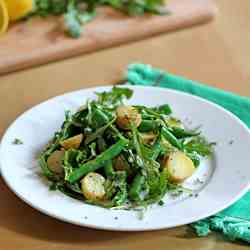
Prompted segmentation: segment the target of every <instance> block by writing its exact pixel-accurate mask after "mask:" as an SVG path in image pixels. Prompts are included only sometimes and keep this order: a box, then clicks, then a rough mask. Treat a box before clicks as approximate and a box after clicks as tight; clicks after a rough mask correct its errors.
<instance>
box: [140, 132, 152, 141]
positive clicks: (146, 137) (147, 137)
mask: <svg viewBox="0 0 250 250" xmlns="http://www.w3.org/2000/svg"><path fill="white" fill-rule="evenodd" d="M140 138H141V141H142V143H144V144H150V143H152V142H154V140H155V138H156V135H155V134H154V133H153V132H148V133H140Z"/></svg>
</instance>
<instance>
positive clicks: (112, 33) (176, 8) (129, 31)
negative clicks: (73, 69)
mask: <svg viewBox="0 0 250 250" xmlns="http://www.w3.org/2000/svg"><path fill="white" fill-rule="evenodd" d="M168 9H169V10H170V11H171V13H172V14H171V15H167V16H151V15H147V16H143V17H128V16H125V15H124V14H122V13H119V12H116V11H114V10H111V9H109V8H107V7H106V8H101V9H99V10H98V17H97V18H96V19H95V20H94V21H93V22H91V23H89V24H87V25H86V26H85V28H84V33H83V35H82V37H81V38H80V39H72V38H70V37H67V35H65V34H64V33H63V31H62V25H61V23H62V20H61V18H58V17H50V18H45V19H43V18H32V19H30V20H28V21H25V22H20V23H17V24H14V25H12V26H11V27H10V29H9V31H8V33H6V34H5V35H4V36H2V37H1V38H0V74H4V73H8V72H12V71H16V70H20V69H24V68H27V67H31V66H35V65H40V64H44V63H48V62H52V61H55V60H60V59H63V58H68V57H71V56H74V55H79V54H83V53H87V52H92V51H96V50H98V49H103V48H107V47H111V46H114V45H119V44H123V43H127V42H131V41H135V40H140V39H143V38H146V37H149V36H153V35H157V34H160V33H163V32H167V31H172V30H176V29H180V28H185V27H188V26H191V25H194V24H199V23H204V22H207V21H209V20H211V19H212V18H213V17H214V15H215V13H216V7H215V5H214V3H213V1H212V0H172V1H169V4H168Z"/></svg>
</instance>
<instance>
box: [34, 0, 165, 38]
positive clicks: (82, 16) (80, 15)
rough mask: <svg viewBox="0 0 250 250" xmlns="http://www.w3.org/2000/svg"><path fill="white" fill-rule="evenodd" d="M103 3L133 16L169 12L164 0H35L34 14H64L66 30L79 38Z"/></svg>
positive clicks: (43, 15) (44, 15)
mask: <svg viewBox="0 0 250 250" xmlns="http://www.w3.org/2000/svg"><path fill="white" fill-rule="evenodd" d="M102 5H108V6H110V7H112V8H114V9H117V10H119V11H122V12H124V13H126V14H128V15H133V16H134V15H143V14H144V13H147V12H149V13H152V14H157V15H164V14H169V12H168V11H166V9H164V8H163V6H164V1H163V0H140V1H134V0H128V1H123V0H91V1H86V0H35V9H34V11H33V13H32V15H40V16H42V17H46V16H49V15H63V16H64V24H65V29H66V32H67V33H68V34H69V35H70V36H71V37H73V38H79V37H80V36H81V34H82V25H83V24H85V23H87V22H89V21H91V20H92V19H93V18H94V17H95V16H96V8H97V7H99V6H102Z"/></svg>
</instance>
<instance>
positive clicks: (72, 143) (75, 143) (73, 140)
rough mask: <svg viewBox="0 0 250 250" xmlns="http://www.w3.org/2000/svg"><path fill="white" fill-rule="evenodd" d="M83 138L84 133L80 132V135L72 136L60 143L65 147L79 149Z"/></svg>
mask: <svg viewBox="0 0 250 250" xmlns="http://www.w3.org/2000/svg"><path fill="white" fill-rule="evenodd" d="M82 139H83V134H79V135H75V136H73V137H70V138H68V139H66V140H64V141H61V142H60V144H61V146H63V147H64V148H65V149H70V148H74V149H78V148H79V146H80V144H81V142H82Z"/></svg>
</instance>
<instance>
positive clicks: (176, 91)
mask: <svg viewBox="0 0 250 250" xmlns="http://www.w3.org/2000/svg"><path fill="white" fill-rule="evenodd" d="M114 86H116V87H128V88H131V89H144V88H147V89H159V91H163V92H170V93H171V92H172V93H175V94H181V95H185V96H187V97H191V98H194V99H197V100H198V101H201V102H205V103H206V104H208V105H212V106H214V107H215V108H217V109H219V110H220V111H222V112H224V113H227V115H229V116H230V117H231V118H232V119H233V120H235V122H237V123H239V125H240V126H241V127H243V128H244V129H245V130H246V131H247V132H248V133H249V134H250V129H249V128H248V127H247V125H246V124H245V123H244V122H243V121H242V120H240V119H239V118H238V117H237V116H236V115H235V114H233V113H232V112H230V111H229V110H227V109H225V108H223V107H222V106H220V105H218V104H216V103H214V102H212V101H209V100H207V99H204V98H202V97H200V96H196V95H193V94H191V93H186V92H182V91H179V90H174V89H169V88H163V87H154V86H138V85H124V84H122V85H103V86H97V87H90V88H82V89H78V90H74V91H69V92H66V93H64V94H62V95H57V96H54V97H50V98H47V99H46V100H44V101H42V102H40V103H38V104H36V105H34V106H32V107H30V108H28V109H27V110H25V111H24V112H23V113H21V114H20V115H18V116H17V117H16V118H15V119H14V120H13V121H12V122H11V123H10V125H9V126H8V127H7V129H6V130H5V131H4V134H3V136H2V138H1V140H0V156H1V155H2V154H3V152H2V151H3V149H2V144H3V143H2V142H4V141H5V139H6V137H7V134H8V131H9V130H10V129H11V127H12V126H13V125H14V123H15V122H16V121H17V120H18V119H20V118H21V117H23V116H25V115H26V114H27V113H28V112H29V111H30V110H32V109H34V108H38V107H39V106H41V105H43V104H44V103H47V102H49V101H50V100H52V99H53V100H55V99H59V98H63V97H65V96H67V95H71V94H75V93H78V92H82V91H90V92H95V91H98V90H99V89H100V90H101V89H102V90H108V89H110V88H112V87H114ZM3 165H4V163H3V162H2V157H0V174H1V176H2V179H3V181H4V183H5V184H6V185H7V186H8V188H9V189H10V190H11V191H12V192H13V193H14V194H15V195H16V196H17V197H18V198H19V199H21V200H22V201H24V202H25V203H26V204H28V205H29V206H30V207H32V208H34V209H36V210H37V211H39V212H40V213H42V214H45V215H47V216H50V217H52V218H55V219H58V220H60V221H63V222H67V223H71V224H74V225H77V226H83V227H88V228H93V229H102V230H108V231H126V232H128V231H131V232H133V231H155V230H163V229H167V228H173V227H179V226H182V225H186V224H190V223H193V222H195V221H199V220H201V219H204V218H207V217H210V216H212V215H214V214H217V213H218V212H220V211H222V210H224V209H225V208H227V207H229V206H231V205H232V204H233V203H235V202H236V201H237V200H239V199H240V198H241V197H242V196H243V195H244V194H246V193H247V192H248V191H249V188H250V180H249V181H248V184H247V185H246V186H245V187H244V188H243V189H242V190H241V191H240V192H239V193H238V194H237V195H235V197H234V198H233V199H231V200H230V202H227V203H226V204H225V205H224V206H220V207H219V208H218V209H214V210H213V211H211V212H210V213H207V215H206V216H204V215H203V216H202V215H200V216H196V217H195V219H194V218H190V217H189V218H188V219H186V220H183V222H182V223H177V224H175V225H174V226H167V225H166V226H158V227H156V226H153V227H150V226H148V227H147V228H145V227H141V228H140V227H136V228H134V227H132V228H131V227H129V226H128V227H126V228H124V227H122V228H119V226H117V227H115V226H105V225H103V226H96V225H93V224H91V223H90V224H89V223H87V222H85V221H79V222H77V221H74V220H71V219H68V218H66V217H63V216H60V215H58V214H56V213H53V212H51V211H47V210H46V209H43V208H41V207H39V206H37V205H36V204H34V203H32V202H30V201H29V200H28V199H27V198H25V197H24V196H23V195H22V194H20V193H18V192H17V190H15V189H14V188H12V185H11V183H10V182H9V180H8V178H7V177H6V176H5V174H4V172H5V171H2V169H3Z"/></svg>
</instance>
